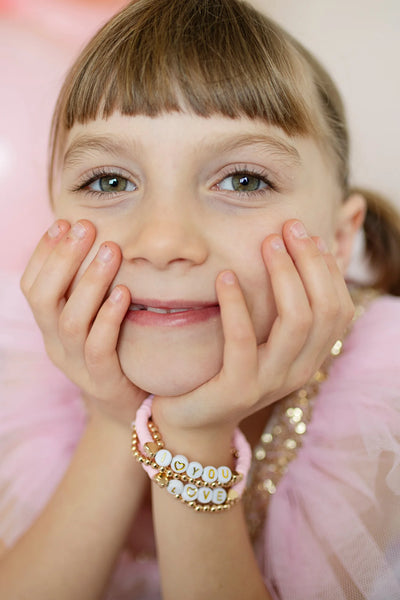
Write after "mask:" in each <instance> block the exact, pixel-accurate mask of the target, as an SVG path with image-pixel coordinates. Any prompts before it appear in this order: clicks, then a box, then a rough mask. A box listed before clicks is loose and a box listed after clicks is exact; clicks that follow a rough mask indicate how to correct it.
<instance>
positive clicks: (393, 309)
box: [330, 296, 400, 385]
mask: <svg viewBox="0 0 400 600" xmlns="http://www.w3.org/2000/svg"><path fill="white" fill-rule="evenodd" d="M399 347H400V298H399V297H394V296H381V297H378V298H376V299H375V300H373V301H372V302H371V303H370V304H369V305H368V306H367V307H366V308H365V310H364V311H363V313H362V314H361V316H360V317H359V318H358V319H357V320H356V321H355V323H354V324H353V326H352V328H351V331H350V332H349V334H348V336H347V338H346V340H345V342H344V350H343V353H342V355H341V356H340V357H339V358H338V359H337V360H336V361H335V362H334V364H333V366H332V372H331V374H332V375H333V378H334V380H336V381H338V379H346V380H347V379H349V378H350V379H351V380H353V381H355V380H357V379H358V380H360V379H361V378H366V379H368V380H371V379H374V378H375V377H376V376H379V377H380V378H382V375H383V374H384V375H385V376H386V377H387V378H388V379H387V381H386V383H387V384H394V383H397V384H399V385H400V352H399ZM330 379H332V378H331V377H330ZM382 383H384V382H382Z"/></svg>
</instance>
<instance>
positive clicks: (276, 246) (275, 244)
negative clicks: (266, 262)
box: [270, 236, 285, 251]
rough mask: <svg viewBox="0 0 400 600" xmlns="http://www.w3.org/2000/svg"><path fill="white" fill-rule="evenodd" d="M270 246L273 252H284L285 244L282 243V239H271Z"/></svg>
mask: <svg viewBox="0 0 400 600" xmlns="http://www.w3.org/2000/svg"><path fill="white" fill-rule="evenodd" d="M270 245H271V248H272V249H273V250H281V251H282V250H285V244H284V243H283V240H282V238H280V237H278V236H276V237H273V238H272V240H271V241H270Z"/></svg>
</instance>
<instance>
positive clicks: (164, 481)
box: [154, 473, 169, 487]
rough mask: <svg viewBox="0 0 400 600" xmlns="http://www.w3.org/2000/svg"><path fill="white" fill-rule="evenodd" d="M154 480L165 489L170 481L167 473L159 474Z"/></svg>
mask: <svg viewBox="0 0 400 600" xmlns="http://www.w3.org/2000/svg"><path fill="white" fill-rule="evenodd" d="M154 480H155V482H156V483H158V485H159V486H160V487H165V486H167V485H168V483H169V479H168V477H167V476H166V474H165V473H157V475H156V476H155V477H154Z"/></svg>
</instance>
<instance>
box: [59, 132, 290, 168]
mask: <svg viewBox="0 0 400 600" xmlns="http://www.w3.org/2000/svg"><path fill="white" fill-rule="evenodd" d="M199 146H203V147H204V148H205V149H206V150H211V151H212V152H214V153H216V154H220V153H225V152H231V151H234V150H237V149H240V148H246V147H251V146H256V147H258V148H259V149H260V150H261V151H264V152H268V153H269V154H274V155H276V156H277V158H280V159H283V160H285V161H286V162H287V163H288V164H289V165H293V166H299V165H301V158H300V154H299V152H298V150H297V148H295V146H293V145H292V144H290V143H289V142H286V141H284V140H282V139H278V138H277V137H275V136H272V135H265V134H246V133H244V134H240V135H228V136H226V137H225V138H224V137H222V138H219V139H218V140H217V141H212V142H211V143H209V141H208V140H203V141H200V142H199V144H198V145H197V147H196V153H197V152H198V150H199ZM137 148H138V145H137V143H135V140H134V139H129V140H124V139H114V138H112V137H109V136H106V135H86V134H83V135H80V136H78V137H77V138H76V139H75V140H74V141H73V142H72V143H71V145H70V146H69V148H68V150H67V151H66V153H65V155H64V160H63V167H64V168H69V167H73V166H76V165H77V164H80V163H81V161H82V160H83V159H84V158H87V156H88V154H90V153H91V152H94V153H96V152H105V153H107V154H110V155H113V156H114V157H115V158H118V157H120V156H121V155H125V156H129V155H130V154H131V153H132V151H134V150H137Z"/></svg>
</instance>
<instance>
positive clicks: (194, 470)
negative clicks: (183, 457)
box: [186, 460, 203, 479]
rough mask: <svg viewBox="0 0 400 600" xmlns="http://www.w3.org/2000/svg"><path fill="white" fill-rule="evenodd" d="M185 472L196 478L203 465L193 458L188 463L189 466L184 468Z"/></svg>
mask: <svg viewBox="0 0 400 600" xmlns="http://www.w3.org/2000/svg"><path fill="white" fill-rule="evenodd" d="M186 473H187V474H188V476H189V477H191V478H192V479H198V478H199V477H201V475H202V473H203V465H201V464H200V463H199V462H197V461H195V460H194V461H192V462H191V463H189V466H188V468H187V469H186Z"/></svg>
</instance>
